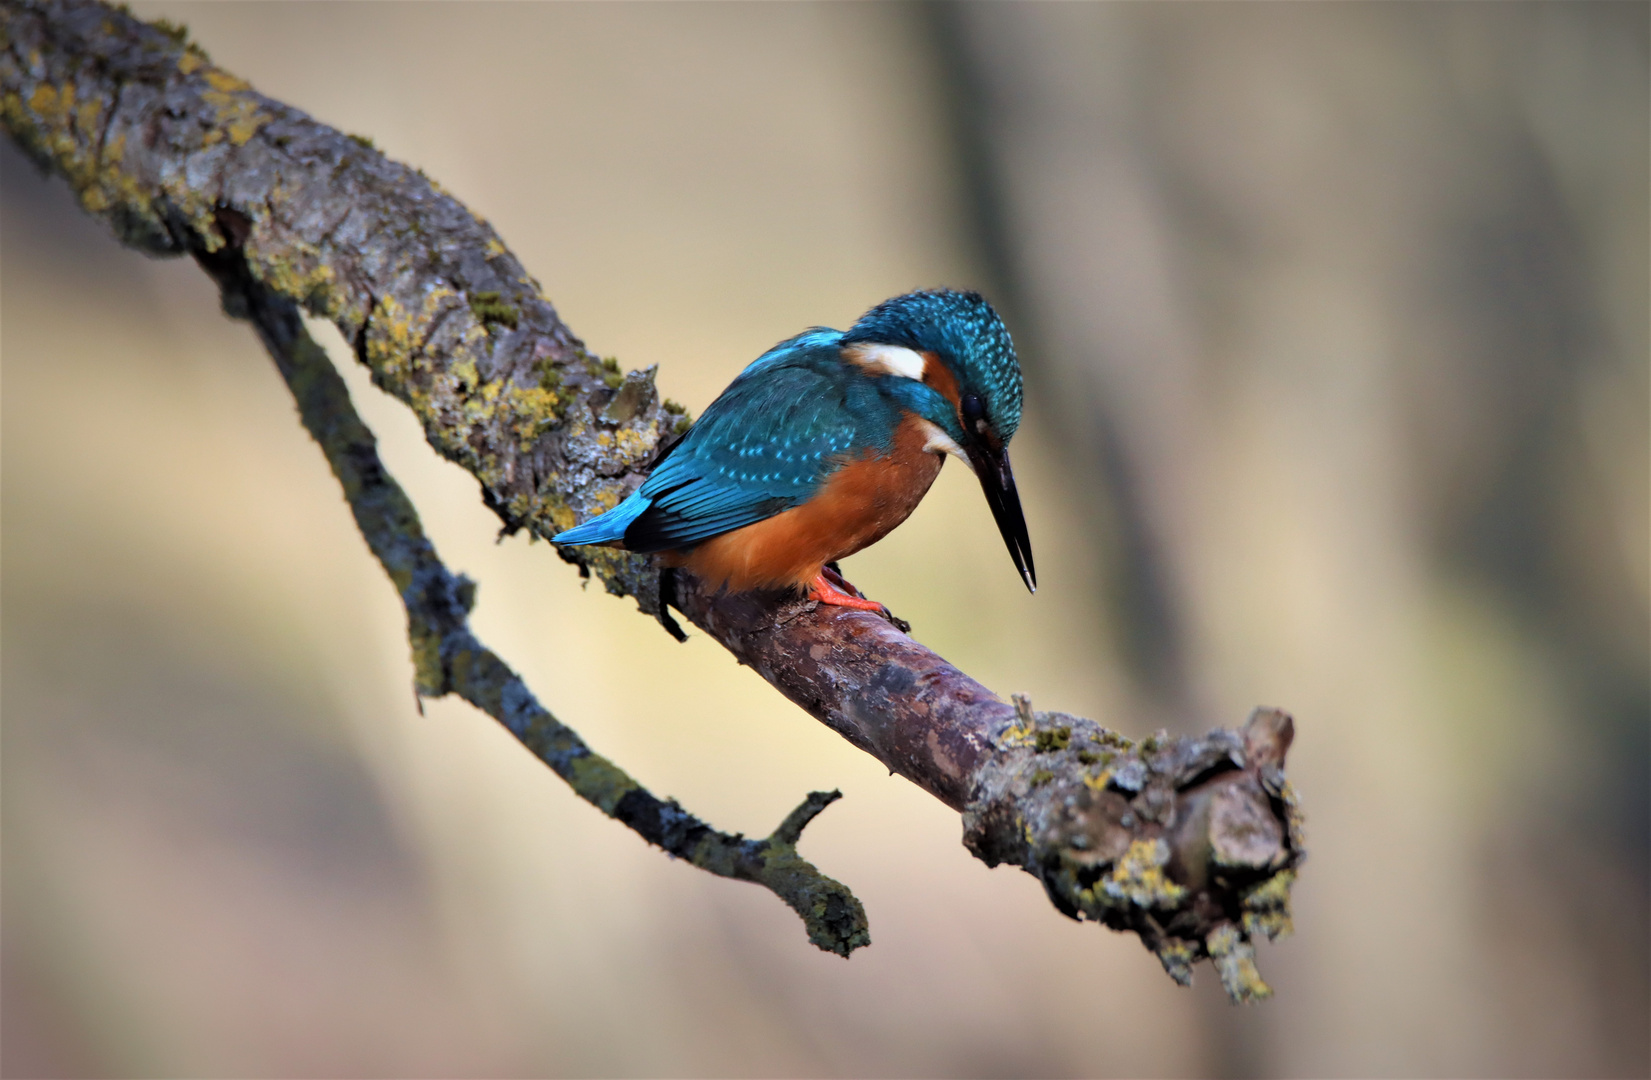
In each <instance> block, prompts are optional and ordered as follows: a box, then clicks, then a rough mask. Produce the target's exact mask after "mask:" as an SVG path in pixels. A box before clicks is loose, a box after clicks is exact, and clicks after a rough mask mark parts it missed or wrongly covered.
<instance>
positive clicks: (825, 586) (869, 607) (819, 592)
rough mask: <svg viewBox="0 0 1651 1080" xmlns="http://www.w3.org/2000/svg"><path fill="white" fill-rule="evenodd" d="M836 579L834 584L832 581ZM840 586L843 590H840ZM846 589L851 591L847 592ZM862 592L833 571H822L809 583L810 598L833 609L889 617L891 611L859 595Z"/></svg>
mask: <svg viewBox="0 0 1651 1080" xmlns="http://www.w3.org/2000/svg"><path fill="white" fill-rule="evenodd" d="M832 578H836V579H837V581H836V582H835V583H834V582H833V581H832V580H831V579H832ZM838 584H841V585H842V588H838V587H837V586H838ZM844 589H847V590H849V591H848V592H845V591H844ZM859 592H860V590H859V589H856V588H855V587H854V586H853V585H850V584H849V583H848V582H846V581H844V580H843V577H842V575H841V574H838V573H836V572H834V571H831V570H822V571H820V573H818V574H816V575H815V576H814V580H813V581H811V582H809V583H808V598H809V599H810V600H818V601H819V602H820V603H822V604H831V605H832V606H833V607H846V608H853V609H854V610H855V611H875V612H877V613H878V614H879V615H887V614H888V612H889V609H888V608H886V607H884V606H883V605H882V604H879V603H878V602H877V601H875V600H867V599H866V598H865V597H863V596H860V595H859Z"/></svg>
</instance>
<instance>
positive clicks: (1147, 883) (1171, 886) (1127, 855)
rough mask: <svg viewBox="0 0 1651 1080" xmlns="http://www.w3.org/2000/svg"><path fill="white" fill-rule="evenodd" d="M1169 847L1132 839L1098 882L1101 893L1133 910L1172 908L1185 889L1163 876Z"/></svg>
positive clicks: (1158, 842)
mask: <svg viewBox="0 0 1651 1080" xmlns="http://www.w3.org/2000/svg"><path fill="white" fill-rule="evenodd" d="M1167 862H1169V845H1168V844H1166V843H1164V842H1163V841H1162V840H1158V839H1153V840H1135V841H1133V842H1131V843H1130V845H1129V850H1128V851H1126V852H1124V854H1123V857H1122V858H1120V859H1119V860H1118V861H1117V862H1116V863H1115V864H1113V867H1112V872H1111V873H1110V874H1108V875H1107V876H1106V877H1104V878H1103V879H1102V880H1101V883H1100V884H1101V891H1102V892H1103V893H1105V894H1106V897H1107V898H1108V899H1109V900H1112V901H1113V902H1115V903H1116V902H1126V903H1130V904H1134V905H1135V906H1136V907H1144V908H1150V907H1174V906H1175V905H1176V904H1178V903H1180V902H1181V900H1182V898H1184V897H1185V896H1186V894H1187V890H1186V889H1185V888H1183V887H1182V886H1180V885H1177V884H1176V883H1175V882H1173V881H1171V880H1170V879H1169V877H1168V876H1166V875H1165V873H1164V864H1165V863H1167Z"/></svg>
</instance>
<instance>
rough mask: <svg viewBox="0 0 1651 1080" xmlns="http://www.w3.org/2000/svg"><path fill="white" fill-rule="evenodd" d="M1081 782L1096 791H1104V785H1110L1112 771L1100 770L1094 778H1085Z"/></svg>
mask: <svg viewBox="0 0 1651 1080" xmlns="http://www.w3.org/2000/svg"><path fill="white" fill-rule="evenodd" d="M1083 782H1084V784H1085V786H1087V787H1092V788H1094V789H1095V790H1096V791H1105V790H1106V785H1108V784H1110V783H1112V770H1111V769H1102V770H1101V771H1100V772H1098V773H1096V774H1095V775H1094V776H1085V777H1084V778H1083Z"/></svg>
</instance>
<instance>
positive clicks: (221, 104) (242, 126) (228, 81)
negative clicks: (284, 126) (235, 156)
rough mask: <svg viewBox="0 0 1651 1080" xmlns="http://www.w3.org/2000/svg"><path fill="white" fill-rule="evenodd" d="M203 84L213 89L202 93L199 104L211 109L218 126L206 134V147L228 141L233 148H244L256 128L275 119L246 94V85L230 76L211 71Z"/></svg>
mask: <svg viewBox="0 0 1651 1080" xmlns="http://www.w3.org/2000/svg"><path fill="white" fill-rule="evenodd" d="M217 76H223V77H222V78H218V77H217ZM206 81H207V82H208V83H211V84H212V86H213V87H214V89H211V90H207V91H204V92H202V94H201V100H202V101H205V102H206V103H207V104H208V105H211V106H212V109H213V113H214V116H213V122H214V123H216V124H217V128H216V129H215V130H214V131H208V132H207V133H206V136H205V139H204V140H203V141H204V142H205V143H206V145H208V146H210V145H212V144H213V143H214V142H217V141H219V140H220V139H223V138H225V137H227V138H228V139H229V141H230V142H231V143H232V144H233V145H235V146H245V145H246V144H247V141H248V140H249V139H251V138H252V137H253V136H254V135H256V134H258V129H259V128H261V127H263V126H264V125H265V124H267V123H269V122H270V121H271V120H273V119H274V117H272V116H270V115H269V114H268V113H266V112H264V111H263V110H262V109H260V108H259V107H258V99H257V98H256V97H254V96H252V95H251V94H248V93H246V92H245V91H246V90H247V84H246V83H244V82H241V80H239V79H237V78H235V77H234V76H233V75H226V74H225V73H224V72H221V71H219V70H218V69H217V68H213V69H212V70H211V71H209V72H207V75H206Z"/></svg>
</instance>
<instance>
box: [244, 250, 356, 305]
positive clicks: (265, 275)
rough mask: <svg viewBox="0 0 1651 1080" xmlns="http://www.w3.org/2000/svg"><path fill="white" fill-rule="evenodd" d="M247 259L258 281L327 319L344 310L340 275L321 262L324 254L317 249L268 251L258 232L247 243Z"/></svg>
mask: <svg viewBox="0 0 1651 1080" xmlns="http://www.w3.org/2000/svg"><path fill="white" fill-rule="evenodd" d="M246 257H247V263H248V265H249V266H250V267H251V268H252V272H253V274H254V275H255V276H256V277H257V278H258V280H260V281H262V282H263V283H264V284H265V285H268V286H269V287H270V288H272V289H274V290H275V291H276V292H278V293H280V294H281V295H282V296H285V297H288V298H290V299H292V300H296V301H298V302H299V303H300V304H303V305H304V306H305V307H307V308H309V309H310V310H311V311H314V312H316V313H318V314H320V315H323V316H326V317H327V318H333V317H334V316H336V315H337V314H338V310H339V308H340V307H341V297H340V296H339V295H338V290H337V288H336V287H335V286H336V284H337V277H338V275H337V274H336V272H334V270H333V268H332V267H330V266H328V265H326V264H325V263H323V262H322V261H321V255H320V252H318V251H316V250H315V249H314V248H313V247H311V246H309V245H307V244H293V245H291V246H290V247H286V248H281V249H277V250H275V251H265V250H264V249H263V247H262V246H261V245H260V244H259V243H258V238H257V234H256V233H254V234H253V236H252V237H251V238H250V239H248V241H247V244H246Z"/></svg>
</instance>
